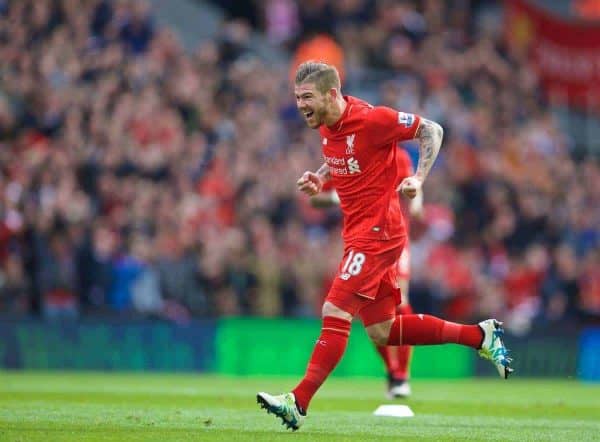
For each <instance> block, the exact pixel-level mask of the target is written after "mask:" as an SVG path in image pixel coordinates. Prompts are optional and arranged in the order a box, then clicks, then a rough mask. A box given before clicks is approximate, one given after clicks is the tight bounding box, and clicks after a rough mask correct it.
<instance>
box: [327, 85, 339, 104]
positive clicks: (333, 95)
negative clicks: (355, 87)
mask: <svg viewBox="0 0 600 442" xmlns="http://www.w3.org/2000/svg"><path fill="white" fill-rule="evenodd" d="M329 96H330V97H331V100H332V101H335V100H336V99H337V97H338V90H337V89H336V88H334V87H332V88H331V89H329Z"/></svg>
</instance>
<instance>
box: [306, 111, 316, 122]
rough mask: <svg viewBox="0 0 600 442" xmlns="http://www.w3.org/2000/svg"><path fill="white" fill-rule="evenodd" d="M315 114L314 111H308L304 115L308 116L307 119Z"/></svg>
mask: <svg viewBox="0 0 600 442" xmlns="http://www.w3.org/2000/svg"><path fill="white" fill-rule="evenodd" d="M314 114H315V112H314V111H308V112H304V116H305V117H306V119H307V120H308V119H309V118H310V117H312V116H313V115H314Z"/></svg>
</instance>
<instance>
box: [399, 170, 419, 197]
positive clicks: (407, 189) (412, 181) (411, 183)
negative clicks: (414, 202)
mask: <svg viewBox="0 0 600 442" xmlns="http://www.w3.org/2000/svg"><path fill="white" fill-rule="evenodd" d="M422 185H423V182H422V181H421V179H420V178H417V177H416V176H415V175H413V176H409V177H406V178H404V179H403V180H402V182H401V183H400V185H399V186H398V188H397V189H396V190H397V191H398V192H402V194H403V195H404V196H407V197H409V198H410V199H413V198H414V197H415V196H417V192H418V191H419V190H421V186H422Z"/></svg>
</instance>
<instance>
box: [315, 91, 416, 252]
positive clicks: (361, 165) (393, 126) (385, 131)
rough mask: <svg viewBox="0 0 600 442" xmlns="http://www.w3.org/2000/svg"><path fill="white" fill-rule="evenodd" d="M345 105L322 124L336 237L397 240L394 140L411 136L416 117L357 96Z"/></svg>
mask: <svg viewBox="0 0 600 442" xmlns="http://www.w3.org/2000/svg"><path fill="white" fill-rule="evenodd" d="M344 98H345V99H346V102H347V103H348V104H347V106H346V109H345V111H344V113H343V114H342V116H341V117H340V119H339V120H338V122H337V123H336V124H334V125H333V126H331V127H328V126H326V125H322V126H321V128H320V129H319V131H320V133H321V138H322V140H321V141H322V146H323V157H324V159H325V162H326V163H327V165H328V166H329V170H330V173H331V181H332V185H333V187H335V189H336V190H337V193H338V196H339V197H340V206H341V209H342V213H343V215H344V228H343V231H342V237H343V238H344V242H345V243H346V245H347V244H350V243H352V242H354V241H357V240H395V239H396V240H397V239H400V238H402V237H404V236H406V227H405V225H404V219H403V217H402V211H401V210H400V202H399V199H398V196H397V194H396V186H397V185H398V184H399V183H400V180H399V175H398V168H397V167H396V164H397V163H396V162H397V156H398V154H399V149H397V148H396V143H397V142H398V141H403V140H410V139H413V138H414V137H415V133H416V131H417V128H418V127H419V122H420V118H419V117H418V116H416V115H413V114H407V113H404V112H398V111H395V110H393V109H390V108H388V107H374V106H372V105H370V104H369V103H367V102H365V101H362V100H359V99H358V98H355V97H351V96H347V97H344Z"/></svg>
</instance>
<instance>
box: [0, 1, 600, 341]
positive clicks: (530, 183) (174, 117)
mask: <svg viewBox="0 0 600 442" xmlns="http://www.w3.org/2000/svg"><path fill="white" fill-rule="evenodd" d="M234 3H235V2H234ZM241 3H244V2H241ZM488 3H490V2H474V1H473V2H468V1H454V2H443V1H439V0H428V1H424V2H415V1H388V0H381V1H379V0H378V1H375V0H330V1H326V0H307V1H304V2H294V1H292V0H269V1H264V2H252V5H253V8H251V9H249V11H250V12H251V14H249V15H248V16H247V17H246V18H244V17H239V16H238V17H234V18H231V19H229V20H227V21H225V22H224V23H223V25H222V27H221V31H220V34H219V35H217V36H215V38H214V39H213V40H210V41H205V42H203V43H202V44H201V45H200V46H199V47H198V48H197V49H196V50H195V51H194V52H192V53H186V52H185V51H184V50H183V48H182V45H181V44H180V42H179V41H178V38H177V37H176V35H175V34H174V33H173V32H172V31H171V30H169V29H165V28H160V27H158V26H157V25H156V24H155V21H154V19H153V16H152V11H151V10H150V8H149V6H148V3H146V2H144V1H140V0H115V1H109V0H84V1H76V0H35V1H33V0H21V1H17V0H15V1H6V0H5V1H0V60H2V62H1V64H0V314H10V315H17V314H22V315H28V314H40V315H42V316H44V317H47V318H65V317H78V316H81V315H112V316H115V315H127V316H132V315H133V316H136V315H139V316H140V317H148V316H149V317H156V318H165V319H170V320H174V321H178V322H185V321H187V320H189V319H190V318H193V317H214V316H224V315H261V316H275V315H291V316H313V315H318V314H319V309H320V305H321V301H322V299H323V297H324V295H325V293H326V290H327V287H328V284H329V282H330V281H331V278H332V275H333V272H334V271H335V268H336V267H337V264H338V260H339V258H340V254H341V238H340V234H339V230H340V222H341V218H340V214H339V212H338V211H337V210H336V209H331V210H326V211H321V210H317V209H314V208H312V207H311V206H310V203H309V201H308V200H307V199H306V198H305V197H303V196H302V195H300V194H299V193H298V192H297V191H296V189H295V181H296V177H297V176H299V175H300V174H301V173H302V172H303V171H304V170H307V169H316V168H317V167H318V166H319V165H320V164H321V154H320V146H319V142H318V141H319V140H318V135H317V134H316V133H315V132H314V131H310V130H309V129H306V128H304V127H303V124H304V123H303V122H302V121H301V119H300V118H299V117H298V115H297V111H296V110H295V103H294V100H293V95H292V92H291V88H290V84H289V80H288V76H289V66H286V65H281V66H279V65H272V64H271V65H267V64H265V63H264V62H262V61H261V60H260V58H258V57H257V56H255V55H254V52H253V50H252V48H251V47H249V46H248V42H249V41H250V35H251V33H252V32H254V31H256V30H259V31H261V32H264V34H265V35H266V36H267V37H268V38H270V39H271V41H272V42H273V43H275V44H277V45H281V47H283V48H285V49H288V50H291V51H293V50H295V49H296V48H298V47H299V46H300V45H302V44H304V43H306V42H307V41H309V40H310V38H313V37H314V36H319V37H321V38H322V37H323V35H325V37H326V38H328V39H330V40H331V41H332V43H333V44H334V45H336V48H338V50H339V52H340V54H341V55H342V57H343V60H344V68H345V73H346V74H345V75H346V77H347V79H348V83H347V84H348V88H347V89H346V92H350V93H353V92H355V91H357V88H356V87H355V86H353V85H360V84H363V85H364V84H366V82H362V83H361V81H360V78H362V76H365V75H369V74H368V73H365V72H366V71H367V69H366V67H369V68H373V69H376V70H377V72H379V74H378V75H379V76H378V80H377V82H376V88H375V89H374V95H373V97H374V100H373V101H375V102H376V103H377V104H386V105H389V106H392V107H394V108H397V109H400V110H403V111H407V112H415V113H419V114H422V115H424V116H426V117H427V118H429V119H432V120H435V121H438V122H440V123H441V124H442V125H443V126H444V127H445V129H446V138H445V142H444V147H443V152H442V153H441V155H440V158H439V160H438V163H439V164H438V165H437V166H436V168H435V169H434V171H433V172H432V173H431V175H430V177H429V178H428V181H427V183H426V186H425V203H426V204H425V214H424V216H423V218H421V219H415V220H412V232H411V233H412V256H413V262H412V268H413V274H412V280H411V284H412V285H411V300H412V301H413V304H414V305H415V306H416V309H417V310H418V311H427V312H434V313H437V314H440V315H443V316H445V317H450V318H453V319H458V320H467V319H474V318H480V317H487V316H490V315H498V316H499V317H504V318H506V319H507V321H508V322H509V323H510V324H512V326H513V327H514V328H515V329H521V330H526V329H527V328H528V327H529V325H530V324H531V322H532V320H540V321H571V322H574V321H579V320H581V319H594V318H595V319H598V318H600V227H599V226H600V167H599V163H598V160H597V157H596V158H592V157H583V158H576V157H575V156H574V155H573V151H572V150H573V146H572V143H571V141H570V139H569V137H568V135H567V134H566V133H565V132H564V131H561V130H560V129H559V127H558V126H557V124H556V121H555V120H554V118H553V116H552V114H551V113H550V112H549V111H548V109H547V106H546V104H545V101H544V97H543V94H542V93H541V90H540V87H539V84H538V80H537V77H536V75H535V71H534V69H532V66H530V64H529V62H528V58H527V54H526V53H521V52H519V51H517V50H512V49H511V48H510V47H507V46H506V45H504V43H503V41H504V40H503V38H502V33H501V32H500V29H499V27H498V25H497V23H494V20H490V18H489V16H488V15H486V14H484V13H482V12H485V11H487V10H488ZM441 11H443V12H445V13H440V12H441ZM246 12H248V11H246ZM252 17H253V18H252ZM248 18H249V19H248ZM381 73H383V74H381ZM357 79H359V80H358V81H357ZM359 92H360V90H358V91H357V93H359ZM404 147H405V148H407V149H409V151H411V152H412V153H413V155H414V153H415V151H416V146H415V145H414V143H413V144H410V143H409V144H407V145H406V146H404Z"/></svg>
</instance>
